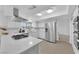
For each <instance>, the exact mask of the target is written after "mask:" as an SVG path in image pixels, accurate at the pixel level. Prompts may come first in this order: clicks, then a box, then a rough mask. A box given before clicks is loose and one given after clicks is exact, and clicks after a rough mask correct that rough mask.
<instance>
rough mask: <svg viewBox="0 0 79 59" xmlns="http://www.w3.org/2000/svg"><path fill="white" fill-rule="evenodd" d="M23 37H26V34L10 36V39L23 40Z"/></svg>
mask: <svg viewBox="0 0 79 59" xmlns="http://www.w3.org/2000/svg"><path fill="white" fill-rule="evenodd" d="M25 37H28V33H23V34H17V35H13V36H12V38H13V39H15V40H18V39H22V38H25Z"/></svg>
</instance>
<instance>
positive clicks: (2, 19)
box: [0, 15, 10, 27]
mask: <svg viewBox="0 0 79 59" xmlns="http://www.w3.org/2000/svg"><path fill="white" fill-rule="evenodd" d="M9 20H10V18H9V17H7V16H3V15H0V27H7V25H8V22H9Z"/></svg>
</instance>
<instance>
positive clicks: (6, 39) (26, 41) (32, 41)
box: [0, 35, 42, 54]
mask: <svg viewBox="0 0 79 59" xmlns="http://www.w3.org/2000/svg"><path fill="white" fill-rule="evenodd" d="M41 41H42V40H40V39H37V38H34V37H31V36H30V37H26V38H23V39H19V40H14V39H12V38H11V36H10V35H5V36H2V37H1V46H0V47H1V48H0V53H1V54H2V53H3V54H13V53H14V54H15V53H21V52H23V51H25V50H28V49H29V48H31V47H33V46H35V45H36V44H38V43H40V42H41Z"/></svg>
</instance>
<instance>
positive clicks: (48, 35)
mask: <svg viewBox="0 0 79 59" xmlns="http://www.w3.org/2000/svg"><path fill="white" fill-rule="evenodd" d="M45 39H46V40H47V41H49V42H53V43H55V42H56V39H57V31H56V22H55V21H53V22H48V23H45Z"/></svg>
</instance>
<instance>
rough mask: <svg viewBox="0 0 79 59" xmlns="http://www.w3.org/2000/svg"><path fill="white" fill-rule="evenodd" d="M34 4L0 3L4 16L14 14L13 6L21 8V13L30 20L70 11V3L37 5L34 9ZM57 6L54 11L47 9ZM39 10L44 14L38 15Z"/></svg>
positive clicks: (1, 12)
mask: <svg viewBox="0 0 79 59" xmlns="http://www.w3.org/2000/svg"><path fill="white" fill-rule="evenodd" d="M32 6H33V5H0V15H4V16H10V17H12V16H13V8H14V7H15V8H18V9H19V15H20V16H21V17H23V18H26V19H28V20H30V19H32V20H40V19H45V18H48V17H49V16H51V17H53V16H56V15H60V14H65V13H67V11H68V5H36V6H35V8H34V9H32ZM51 7H55V8H56V9H55V10H54V12H52V13H50V14H48V13H46V12H45V10H47V9H49V8H51ZM39 12H43V16H37V15H36V14H37V13H39Z"/></svg>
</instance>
